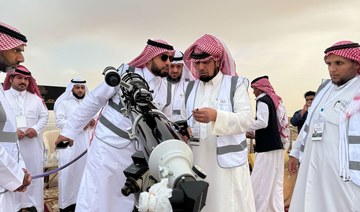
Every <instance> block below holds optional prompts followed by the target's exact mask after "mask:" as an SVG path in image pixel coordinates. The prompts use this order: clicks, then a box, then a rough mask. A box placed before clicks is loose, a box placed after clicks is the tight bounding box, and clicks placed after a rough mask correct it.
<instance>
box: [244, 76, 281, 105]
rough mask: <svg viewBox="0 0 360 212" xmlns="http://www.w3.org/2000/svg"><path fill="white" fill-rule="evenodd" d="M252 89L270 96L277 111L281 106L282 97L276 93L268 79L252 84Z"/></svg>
mask: <svg viewBox="0 0 360 212" xmlns="http://www.w3.org/2000/svg"><path fill="white" fill-rule="evenodd" d="M251 87H254V88H257V89H259V90H261V91H263V92H265V93H266V94H267V95H269V96H270V98H271V99H272V100H273V102H274V105H275V108H276V109H277V107H278V106H279V102H280V101H281V97H280V96H278V95H277V94H276V93H275V90H274V88H273V87H272V85H271V84H270V81H269V80H268V79H266V78H262V79H259V80H258V81H256V82H254V83H252V84H251Z"/></svg>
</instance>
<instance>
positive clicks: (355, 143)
mask: <svg viewBox="0 0 360 212" xmlns="http://www.w3.org/2000/svg"><path fill="white" fill-rule="evenodd" d="M324 60H325V63H326V64H327V66H328V70H329V75H330V78H331V81H330V80H328V81H326V82H324V83H323V84H322V85H321V86H320V88H319V90H318V92H317V94H316V96H315V99H314V101H313V103H312V105H311V108H310V110H309V112H308V113H309V114H308V118H307V120H306V122H305V124H304V126H303V128H302V129H301V131H300V134H299V135H298V139H297V141H296V142H295V144H294V145H293V149H292V150H291V152H290V158H289V162H288V168H289V171H290V173H292V174H294V173H295V172H296V171H297V165H298V161H299V158H300V159H301V164H300V168H299V173H298V176H297V180H296V184H295V189H294V193H293V196H292V200H291V203H290V209H289V210H290V211H292V212H315V211H329V212H337V211H348V212H355V211H360V166H359V164H360V157H359V156H360V147H359V146H360V142H359V141H360V139H359V138H360V128H359V126H360V104H359V101H360V77H359V73H360V45H359V44H357V43H354V42H351V41H340V42H337V43H335V44H334V45H333V46H331V47H329V48H327V49H326V50H325V57H324Z"/></svg>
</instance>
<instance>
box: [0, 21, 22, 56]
mask: <svg viewBox="0 0 360 212" xmlns="http://www.w3.org/2000/svg"><path fill="white" fill-rule="evenodd" d="M0 25H1V26H4V27H6V28H9V29H11V30H13V31H16V32H18V33H20V31H19V30H18V29H16V28H14V27H12V26H9V25H7V24H4V23H1V22H0ZM21 45H25V42H24V41H21V40H18V39H16V38H13V37H11V36H10V35H7V34H5V33H2V32H0V51H5V50H9V49H13V48H15V47H18V46H21Z"/></svg>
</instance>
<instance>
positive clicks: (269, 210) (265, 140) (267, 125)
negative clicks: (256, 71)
mask: <svg viewBox="0 0 360 212" xmlns="http://www.w3.org/2000/svg"><path fill="white" fill-rule="evenodd" d="M251 87H252V88H253V89H254V95H255V96H256V120H255V122H254V124H253V125H252V126H251V127H250V129H249V132H248V133H247V137H248V138H252V139H253V138H255V142H256V145H255V152H256V154H255V163H254V168H253V170H252V172H251V183H252V185H253V190H254V199H255V206H256V211H257V212H281V211H284V195H283V178H284V146H283V143H282V141H281V135H280V131H281V129H280V128H281V127H280V125H279V124H278V123H279V122H280V121H279V120H278V117H281V116H278V113H280V111H279V110H278V108H279V107H281V106H282V103H281V102H282V100H281V97H280V96H278V95H277V94H276V93H275V91H274V89H273V87H272V85H271V84H270V81H269V79H268V76H262V77H258V78H256V79H254V80H253V81H252V82H251ZM287 119H288V118H287V117H286V121H287ZM254 133H255V134H254Z"/></svg>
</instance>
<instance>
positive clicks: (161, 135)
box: [103, 65, 209, 212]
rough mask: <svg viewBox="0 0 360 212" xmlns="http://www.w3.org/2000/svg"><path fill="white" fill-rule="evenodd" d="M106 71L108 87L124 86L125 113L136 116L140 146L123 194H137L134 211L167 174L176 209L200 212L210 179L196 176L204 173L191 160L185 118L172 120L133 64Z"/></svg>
mask: <svg viewBox="0 0 360 212" xmlns="http://www.w3.org/2000/svg"><path fill="white" fill-rule="evenodd" d="M124 70H126V71H124ZM103 74H104V75H105V82H106V83H107V84H108V85H109V86H113V87H116V86H118V87H119V88H120V90H121V92H120V93H121V102H122V105H123V108H122V110H121V113H122V114H123V115H124V116H127V117H129V118H130V120H131V121H132V127H131V128H130V129H128V134H129V137H130V139H131V140H133V141H134V142H137V144H138V145H139V147H140V148H141V150H142V151H138V152H136V153H134V154H133V155H132V161H133V163H132V164H131V165H130V166H129V167H127V168H126V169H125V170H124V174H125V177H126V182H125V185H124V187H123V188H122V190H121V191H122V194H123V195H124V196H128V195H130V194H134V196H135V209H134V210H135V211H136V208H138V206H139V196H140V194H141V192H146V191H148V190H149V189H150V188H151V186H153V185H154V184H156V183H158V182H160V181H161V180H162V179H167V182H168V185H167V186H168V188H171V189H172V194H171V197H170V198H169V201H170V203H171V207H172V209H173V211H175V212H185V211H186V212H192V211H193V212H195V211H200V210H201V209H202V208H203V207H204V206H205V201H206V195H207V190H208V186H209V184H208V183H207V182H205V181H201V180H197V178H205V177H206V174H205V173H204V172H203V171H202V170H201V168H200V167H198V166H196V165H194V164H193V154H192V151H191V149H190V147H189V146H188V144H187V141H185V140H184V139H183V135H182V134H183V133H184V132H187V130H186V128H187V122H186V120H184V121H179V122H171V121H170V120H169V119H168V118H167V117H166V115H165V114H164V113H162V112H161V111H160V110H158V109H157V108H156V107H155V106H154V104H153V102H152V100H153V96H152V92H153V91H151V90H150V88H149V85H148V83H147V82H146V81H145V79H143V78H142V77H141V76H140V75H139V74H137V73H135V72H134V68H132V67H125V66H124V65H122V66H120V67H119V69H118V70H116V69H115V68H114V67H110V66H109V67H107V68H105V70H104V72H103Z"/></svg>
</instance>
